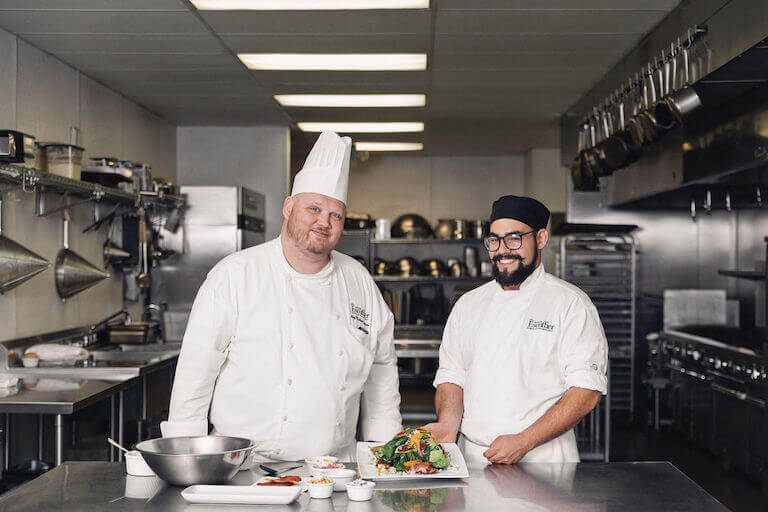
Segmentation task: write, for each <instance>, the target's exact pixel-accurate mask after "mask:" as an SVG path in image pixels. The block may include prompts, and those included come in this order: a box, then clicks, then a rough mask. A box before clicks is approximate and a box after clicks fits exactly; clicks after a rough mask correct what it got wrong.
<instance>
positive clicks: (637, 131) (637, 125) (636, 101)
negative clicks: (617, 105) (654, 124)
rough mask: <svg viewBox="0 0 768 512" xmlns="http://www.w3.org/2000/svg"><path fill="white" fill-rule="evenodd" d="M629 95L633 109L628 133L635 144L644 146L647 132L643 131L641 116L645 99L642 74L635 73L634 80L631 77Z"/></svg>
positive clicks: (628, 123) (628, 124) (628, 122)
mask: <svg viewBox="0 0 768 512" xmlns="http://www.w3.org/2000/svg"><path fill="white" fill-rule="evenodd" d="M628 96H629V101H630V105H631V106H632V110H631V117H630V118H629V120H627V128H626V129H627V133H628V134H629V136H630V137H631V138H632V142H633V143H634V144H635V145H637V146H642V144H643V140H644V139H645V134H644V132H643V124H642V122H641V121H640V118H639V114H640V111H641V110H642V101H643V98H642V88H641V81H640V75H635V79H634V80H632V79H630V83H629V93H628Z"/></svg>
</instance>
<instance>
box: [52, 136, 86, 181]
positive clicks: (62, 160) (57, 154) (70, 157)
mask: <svg viewBox="0 0 768 512" xmlns="http://www.w3.org/2000/svg"><path fill="white" fill-rule="evenodd" d="M43 148H44V149H45V160H46V168H45V169H44V170H45V171H47V172H49V173H51V174H58V175H59V176H64V177H65V178H71V179H73V180H79V179H80V172H81V171H82V170H83V152H84V151H85V149H83V148H81V147H80V146H73V145H72V144H46V145H45V146H43Z"/></svg>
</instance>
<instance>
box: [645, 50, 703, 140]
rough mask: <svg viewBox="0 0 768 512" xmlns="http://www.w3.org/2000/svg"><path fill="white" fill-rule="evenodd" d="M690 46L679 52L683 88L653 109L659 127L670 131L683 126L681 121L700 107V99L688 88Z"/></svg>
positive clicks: (691, 88)
mask: <svg viewBox="0 0 768 512" xmlns="http://www.w3.org/2000/svg"><path fill="white" fill-rule="evenodd" d="M689 49H690V45H688V46H685V45H684V46H683V47H682V49H681V50H680V53H681V55H682V59H683V63H682V66H681V68H682V72H683V87H682V88H681V89H679V90H677V91H675V92H673V93H672V94H670V95H669V96H668V97H667V98H665V99H664V101H663V102H661V103H659V104H658V105H657V106H656V108H655V109H654V114H655V115H656V119H657V120H658V122H659V124H660V125H661V126H668V127H669V128H668V129H672V128H674V127H676V126H680V125H682V124H683V121H684V120H685V119H686V118H687V117H688V116H689V115H690V114H692V113H693V112H694V111H696V110H697V109H698V108H700V107H701V105H702V103H701V98H700V97H699V94H698V93H697V92H696V90H695V89H694V88H693V87H691V86H690V81H689V80H690V73H689V63H688V52H689Z"/></svg>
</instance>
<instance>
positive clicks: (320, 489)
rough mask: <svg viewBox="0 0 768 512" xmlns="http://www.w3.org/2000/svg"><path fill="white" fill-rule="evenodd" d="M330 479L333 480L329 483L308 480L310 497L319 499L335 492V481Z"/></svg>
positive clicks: (328, 496)
mask: <svg viewBox="0 0 768 512" xmlns="http://www.w3.org/2000/svg"><path fill="white" fill-rule="evenodd" d="M329 480H331V482H330V483H328V484H311V483H309V482H307V489H308V490H309V497H310V498H318V499H324V498H330V497H331V494H333V487H334V483H335V482H334V481H333V479H332V478H331V479H329Z"/></svg>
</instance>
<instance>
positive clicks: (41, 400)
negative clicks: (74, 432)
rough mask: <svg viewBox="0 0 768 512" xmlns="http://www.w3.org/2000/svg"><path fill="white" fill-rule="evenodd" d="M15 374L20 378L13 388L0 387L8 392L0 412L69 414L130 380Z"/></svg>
mask: <svg viewBox="0 0 768 512" xmlns="http://www.w3.org/2000/svg"><path fill="white" fill-rule="evenodd" d="M19 377H21V379H22V380H21V381H20V382H19V384H18V386H17V387H16V388H11V389H10V390H9V389H6V390H4V391H6V392H7V393H12V394H10V395H8V396H3V397H2V398H0V412H7V413H20V414H72V413H73V412H75V411H78V410H80V409H82V408H84V407H87V406H88V405H91V404H93V403H96V402H98V401H99V400H103V399H105V398H107V397H110V396H112V395H114V394H115V393H118V392H119V391H120V390H122V389H125V388H127V387H128V386H129V385H130V382H129V381H130V380H131V378H130V377H126V378H123V379H120V380H109V381H107V380H91V379H84V380H80V379H74V378H47V377H41V376H40V375H30V376H22V375H19ZM14 390H17V391H14Z"/></svg>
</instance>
